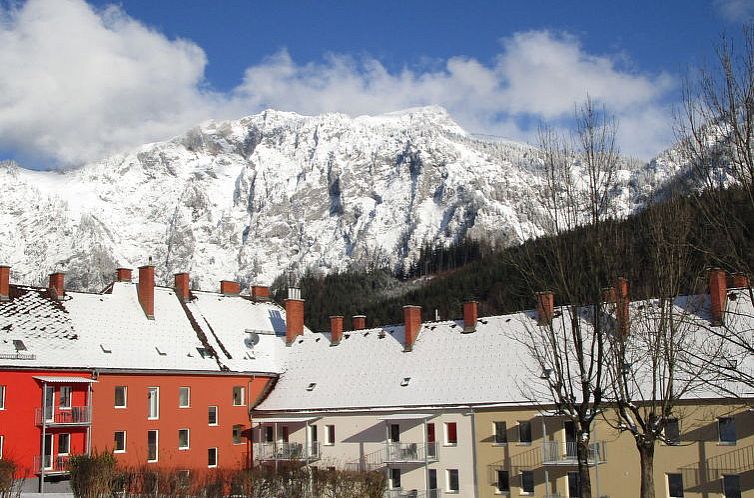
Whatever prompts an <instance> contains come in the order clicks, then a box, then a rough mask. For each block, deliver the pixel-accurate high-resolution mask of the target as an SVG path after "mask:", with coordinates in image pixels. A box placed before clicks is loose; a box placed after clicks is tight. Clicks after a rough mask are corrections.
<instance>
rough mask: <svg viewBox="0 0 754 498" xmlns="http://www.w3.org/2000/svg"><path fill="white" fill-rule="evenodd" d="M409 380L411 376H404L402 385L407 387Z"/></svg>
mask: <svg viewBox="0 0 754 498" xmlns="http://www.w3.org/2000/svg"><path fill="white" fill-rule="evenodd" d="M409 382H411V377H403V380H402V381H401V387H406V386H407V385H408V383H409Z"/></svg>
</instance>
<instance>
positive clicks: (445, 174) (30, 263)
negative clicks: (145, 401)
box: [0, 107, 676, 290]
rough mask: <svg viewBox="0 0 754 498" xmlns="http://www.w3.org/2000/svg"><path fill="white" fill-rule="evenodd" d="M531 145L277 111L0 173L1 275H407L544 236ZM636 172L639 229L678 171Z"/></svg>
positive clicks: (212, 282)
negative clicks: (387, 270) (358, 268)
mask: <svg viewBox="0 0 754 498" xmlns="http://www.w3.org/2000/svg"><path fill="white" fill-rule="evenodd" d="M535 152H536V151H535V150H534V149H533V148H532V147H530V146H528V145H525V144H517V143H512V142H507V141H499V142H498V141H493V140H488V139H483V138H479V137H472V136H470V135H468V134H467V133H466V132H465V131H464V130H462V129H461V128H460V127H459V126H458V125H457V124H456V123H455V122H453V121H452V119H451V118H450V117H449V116H448V114H447V113H446V112H445V110H443V109H442V108H438V107H426V108H417V109H410V110H407V111H403V112H399V113H391V114H386V115H381V116H372V117H369V116H362V117H357V118H350V117H348V116H345V115H341V114H325V115H321V116H313V117H309V116H301V115H298V114H293V113H285V112H277V111H266V112H263V113H261V114H257V115H254V116H250V117H246V118H242V119H240V120H237V121H229V122H217V123H216V122H209V123H205V124H203V125H202V126H200V127H197V128H195V129H193V130H191V131H189V132H188V133H186V134H185V135H184V136H181V137H177V138H175V139H173V140H170V141H167V142H162V143H154V144H148V145H144V146H142V147H140V148H139V149H138V150H136V151H133V152H131V153H128V154H121V155H116V156H113V157H110V158H108V159H105V160H103V161H100V162H97V163H92V164H87V165H85V166H83V167H81V168H79V169H76V170H71V171H66V172H35V171H29V170H26V169H23V168H20V167H18V166H17V165H14V164H12V163H4V164H3V163H0V185H2V191H3V195H2V196H0V263H4V264H10V265H12V266H13V273H14V277H13V278H14V281H18V282H24V283H27V284H36V283H39V282H41V281H42V280H43V279H44V278H45V277H46V275H47V274H48V273H49V272H50V271H53V270H63V271H66V272H67V273H68V277H67V282H68V283H69V285H71V286H72V287H75V288H79V289H85V290H98V289H100V288H102V287H104V285H105V284H106V283H108V282H109V281H110V280H111V274H112V271H113V269H114V268H115V267H116V266H121V265H122V266H131V267H135V266H139V265H141V264H144V263H146V261H147V259H148V257H150V256H151V257H152V258H153V261H154V263H155V265H156V266H157V275H156V276H157V279H158V281H161V282H162V283H168V282H170V281H171V280H172V274H173V273H175V272H179V271H190V272H191V273H192V277H193V284H194V286H196V287H199V288H203V289H215V287H217V285H218V284H217V281H218V280H220V279H223V278H232V279H237V280H240V281H242V282H244V283H249V282H252V281H258V282H261V283H269V282H270V281H271V280H272V279H273V278H274V277H275V276H277V275H279V274H280V273H281V272H283V271H284V270H285V269H286V268H288V267H290V266H291V265H294V266H298V267H301V268H303V267H312V266H315V267H320V268H324V269H333V268H344V267H346V266H348V265H349V264H352V263H356V264H363V265H369V264H375V263H377V264H389V265H392V266H393V267H394V268H398V267H399V266H400V265H401V264H402V263H403V262H405V261H410V260H411V259H412V258H415V257H416V256H417V254H418V250H419V247H420V246H421V245H422V244H423V243H425V242H432V243H436V244H447V243H449V242H451V241H452V240H454V239H457V238H459V237H463V236H464V235H466V234H469V235H471V236H477V237H478V236H488V237H491V238H494V239H495V240H498V241H500V242H502V243H506V244H508V243H515V242H519V241H521V240H523V239H526V238H528V237H532V236H536V235H538V234H541V233H543V230H544V224H543V222H542V220H543V212H544V211H543V207H542V206H541V205H540V204H539V203H538V201H537V196H536V195H535V194H536V192H537V191H538V189H539V188H541V185H542V181H541V167H540V166H539V164H538V162H537V161H536V159H535ZM626 168H627V169H625V170H623V171H621V173H620V179H621V180H620V181H621V187H620V188H618V189H616V190H615V192H614V195H615V196H616V197H618V200H619V205H620V206H621V208H620V210H621V211H620V212H619V213H617V214H620V215H625V214H628V213H630V212H631V211H633V210H634V209H636V208H637V207H638V206H641V205H642V202H643V201H644V199H645V198H646V196H647V195H648V194H649V193H651V192H652V191H653V190H654V189H656V188H657V187H658V186H659V185H661V184H662V183H663V182H664V181H666V180H667V179H669V178H672V177H673V175H674V174H675V172H676V168H675V166H674V164H673V163H670V162H669V163H662V164H660V163H657V162H655V163H651V164H650V165H647V166H632V167H628V166H627V167H626Z"/></svg>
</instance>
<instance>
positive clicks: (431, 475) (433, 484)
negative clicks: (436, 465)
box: [427, 469, 438, 498]
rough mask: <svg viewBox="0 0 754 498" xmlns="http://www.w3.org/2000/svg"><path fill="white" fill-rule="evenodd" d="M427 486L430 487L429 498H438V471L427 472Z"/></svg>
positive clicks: (430, 470)
mask: <svg viewBox="0 0 754 498" xmlns="http://www.w3.org/2000/svg"><path fill="white" fill-rule="evenodd" d="M427 481H428V482H427V484H428V485H429V490H428V495H429V498H437V496H438V493H437V470H435V469H429V470H428V471H427Z"/></svg>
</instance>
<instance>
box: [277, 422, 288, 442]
mask: <svg viewBox="0 0 754 498" xmlns="http://www.w3.org/2000/svg"><path fill="white" fill-rule="evenodd" d="M290 434H291V431H290V429H288V426H287V425H283V426H281V427H280V430H279V431H278V437H279V438H280V442H281V443H287V442H288V441H289V436H290Z"/></svg>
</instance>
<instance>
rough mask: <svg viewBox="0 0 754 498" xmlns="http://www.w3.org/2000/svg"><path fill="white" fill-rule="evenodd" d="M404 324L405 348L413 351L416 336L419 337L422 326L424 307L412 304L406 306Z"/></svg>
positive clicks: (404, 308)
mask: <svg viewBox="0 0 754 498" xmlns="http://www.w3.org/2000/svg"><path fill="white" fill-rule="evenodd" d="M403 325H404V330H405V336H404V342H403V350H404V351H411V350H412V349H413V348H414V343H415V342H416V338H417V337H419V330H420V329H421V326H422V307H421V306H412V305H408V306H404V307H403Z"/></svg>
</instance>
